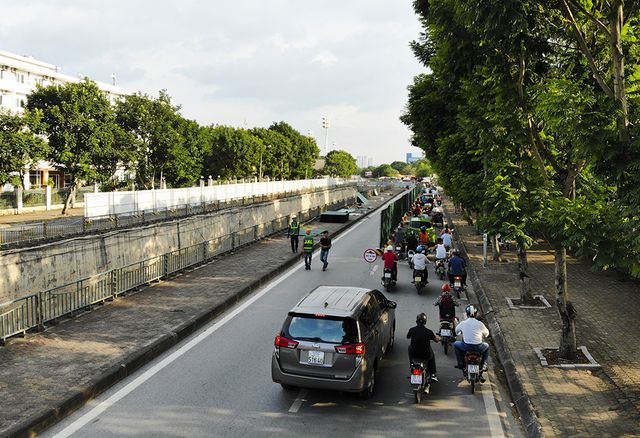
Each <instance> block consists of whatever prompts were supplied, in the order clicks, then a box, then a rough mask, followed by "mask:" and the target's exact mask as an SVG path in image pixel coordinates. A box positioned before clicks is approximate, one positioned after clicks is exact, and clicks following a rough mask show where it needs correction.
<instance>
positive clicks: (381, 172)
mask: <svg viewBox="0 0 640 438" xmlns="http://www.w3.org/2000/svg"><path fill="white" fill-rule="evenodd" d="M398 175H400V173H399V172H398V171H397V170H396V169H394V168H393V167H391V166H390V165H389V164H381V165H380V166H378V167H376V168H375V170H374V171H373V177H374V178H380V177H383V176H384V177H393V176H398Z"/></svg>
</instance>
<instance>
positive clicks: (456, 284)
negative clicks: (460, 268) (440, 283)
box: [453, 275, 462, 299]
mask: <svg viewBox="0 0 640 438" xmlns="http://www.w3.org/2000/svg"><path fill="white" fill-rule="evenodd" d="M453 291H454V292H455V293H456V297H457V298H458V299H460V295H461V294H462V276H460V275H456V276H454V277H453Z"/></svg>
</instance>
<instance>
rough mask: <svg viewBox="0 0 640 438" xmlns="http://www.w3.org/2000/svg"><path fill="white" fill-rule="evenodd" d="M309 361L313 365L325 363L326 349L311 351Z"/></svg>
mask: <svg viewBox="0 0 640 438" xmlns="http://www.w3.org/2000/svg"><path fill="white" fill-rule="evenodd" d="M307 363H310V364H313V365H324V351H315V350H311V351H309V355H308V356H307Z"/></svg>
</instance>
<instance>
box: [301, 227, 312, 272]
mask: <svg viewBox="0 0 640 438" xmlns="http://www.w3.org/2000/svg"><path fill="white" fill-rule="evenodd" d="M302 250H303V251H304V268H305V269H306V270H307V271H310V270H311V256H312V255H313V235H312V234H311V229H307V230H306V232H305V235H304V239H303V240H302Z"/></svg>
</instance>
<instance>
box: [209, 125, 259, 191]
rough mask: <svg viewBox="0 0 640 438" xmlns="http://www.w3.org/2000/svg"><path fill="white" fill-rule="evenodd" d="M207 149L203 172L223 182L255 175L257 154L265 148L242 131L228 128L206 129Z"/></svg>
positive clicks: (250, 135)
mask: <svg viewBox="0 0 640 438" xmlns="http://www.w3.org/2000/svg"><path fill="white" fill-rule="evenodd" d="M208 129H209V132H208V138H209V147H208V148H207V150H206V152H205V154H204V171H205V173H206V174H208V175H212V176H216V177H217V176H220V177H221V178H224V179H231V178H250V177H253V176H257V174H258V172H259V169H258V167H257V166H256V164H259V161H260V158H259V157H260V154H261V153H264V150H265V146H264V143H263V142H262V140H260V138H258V137H256V136H254V135H252V134H251V133H250V132H249V131H248V130H246V129H239V128H232V127H229V126H215V127H210V128H208Z"/></svg>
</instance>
